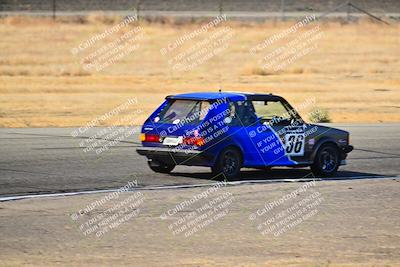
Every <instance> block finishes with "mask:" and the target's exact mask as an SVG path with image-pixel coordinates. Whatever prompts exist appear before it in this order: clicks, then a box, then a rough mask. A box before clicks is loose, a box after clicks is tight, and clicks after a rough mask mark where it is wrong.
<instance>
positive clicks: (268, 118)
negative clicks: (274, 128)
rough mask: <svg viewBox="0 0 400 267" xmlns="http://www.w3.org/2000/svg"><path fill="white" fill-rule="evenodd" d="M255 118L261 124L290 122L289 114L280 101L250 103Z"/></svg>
mask: <svg viewBox="0 0 400 267" xmlns="http://www.w3.org/2000/svg"><path fill="white" fill-rule="evenodd" d="M252 102H253V105H254V109H255V113H256V115H257V117H258V118H259V119H260V120H261V121H262V122H274V123H279V122H284V121H286V122H287V121H290V119H291V114H290V112H288V110H287V109H286V107H285V106H284V105H283V103H282V102H280V101H252Z"/></svg>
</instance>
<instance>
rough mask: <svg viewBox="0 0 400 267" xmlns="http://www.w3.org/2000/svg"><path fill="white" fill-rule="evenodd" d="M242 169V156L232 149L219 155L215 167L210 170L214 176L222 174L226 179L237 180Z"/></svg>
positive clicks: (227, 149)
mask: <svg viewBox="0 0 400 267" xmlns="http://www.w3.org/2000/svg"><path fill="white" fill-rule="evenodd" d="M241 167H242V155H241V153H240V152H239V151H238V150H237V149H234V148H226V149H224V150H223V151H222V152H221V154H220V155H219V157H218V159H217V161H216V162H215V165H214V166H213V167H212V168H211V171H212V172H213V174H214V175H219V174H223V175H224V176H225V178H226V179H228V180H231V179H234V178H237V177H238V176H239V174H240V168H241Z"/></svg>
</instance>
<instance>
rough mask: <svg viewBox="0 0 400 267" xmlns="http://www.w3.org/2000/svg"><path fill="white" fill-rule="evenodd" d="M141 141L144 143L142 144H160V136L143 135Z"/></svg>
mask: <svg viewBox="0 0 400 267" xmlns="http://www.w3.org/2000/svg"><path fill="white" fill-rule="evenodd" d="M140 141H142V142H160V136H159V135H158V134H141V135H140Z"/></svg>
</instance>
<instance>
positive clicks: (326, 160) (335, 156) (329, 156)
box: [311, 144, 340, 177]
mask: <svg viewBox="0 0 400 267" xmlns="http://www.w3.org/2000/svg"><path fill="white" fill-rule="evenodd" d="M339 165H340V156H339V151H338V148H337V147H336V146H335V145H332V144H327V145H323V146H321V147H320V148H319V149H318V152H317V155H316V156H315V159H314V163H313V165H311V171H312V172H313V173H314V175H316V176H322V177H330V176H333V175H335V174H336V172H337V170H338V168H339Z"/></svg>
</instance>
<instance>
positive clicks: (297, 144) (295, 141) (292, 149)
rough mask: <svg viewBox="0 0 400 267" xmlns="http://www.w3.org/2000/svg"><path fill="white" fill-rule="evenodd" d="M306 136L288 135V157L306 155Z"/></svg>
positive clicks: (286, 139)
mask: <svg viewBox="0 0 400 267" xmlns="http://www.w3.org/2000/svg"><path fill="white" fill-rule="evenodd" d="M304 141H305V136H304V134H286V136H285V144H286V155H288V156H303V155H304V143H305V142H304Z"/></svg>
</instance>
